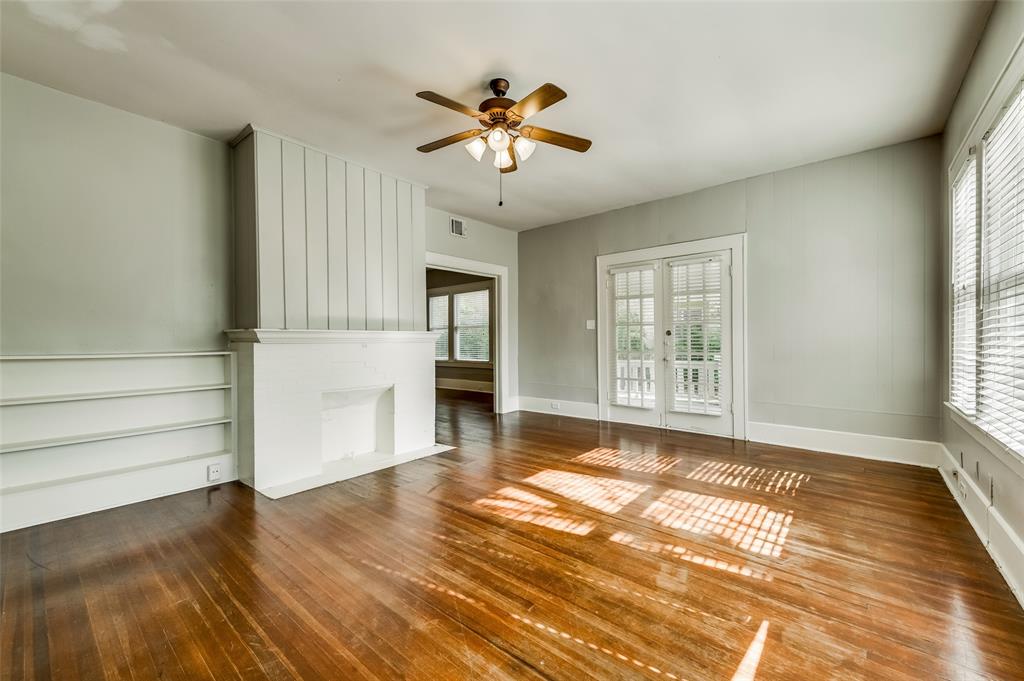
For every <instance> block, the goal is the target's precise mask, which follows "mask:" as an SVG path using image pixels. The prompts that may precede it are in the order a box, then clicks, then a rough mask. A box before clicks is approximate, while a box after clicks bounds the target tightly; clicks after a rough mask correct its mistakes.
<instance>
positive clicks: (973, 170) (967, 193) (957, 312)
mask: <svg viewBox="0 0 1024 681" xmlns="http://www.w3.org/2000/svg"><path fill="white" fill-rule="evenodd" d="M976 187H977V162H976V160H975V159H974V158H973V157H971V158H969V159H967V161H966V162H965V163H964V165H963V168H961V170H960V174H959V175H958V176H957V179H956V181H955V182H954V183H953V188H952V194H953V196H952V222H953V238H952V254H951V255H952V262H951V267H952V275H951V277H950V281H951V286H952V291H951V293H950V302H951V304H952V307H953V309H952V312H951V315H950V317H951V323H952V327H953V328H952V348H951V351H950V376H949V400H950V402H952V403H953V405H954V406H956V408H957V409H959V410H960V411H962V412H963V413H965V414H967V415H968V416H974V414H975V391H976V380H977V370H976V368H977V351H976V349H977V341H978V337H977V314H978V281H977V275H978V205H977V196H976V195H977V190H976Z"/></svg>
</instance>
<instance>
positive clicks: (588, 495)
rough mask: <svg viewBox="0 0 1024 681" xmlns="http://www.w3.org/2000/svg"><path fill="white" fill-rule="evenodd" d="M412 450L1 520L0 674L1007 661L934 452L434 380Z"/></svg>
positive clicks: (968, 667)
mask: <svg viewBox="0 0 1024 681" xmlns="http://www.w3.org/2000/svg"><path fill="white" fill-rule="evenodd" d="M438 441H440V442H448V443H451V444H453V445H455V446H456V447H457V448H456V449H454V450H452V451H450V452H447V453H445V454H442V455H439V456H435V457H431V458H428V459H422V460H419V461H416V462H412V463H409V464H404V465H402V466H400V467H398V468H395V469H390V470H386V471H380V472H377V473H374V474H370V475H366V476H363V477H361V478H357V479H354V480H349V481H346V482H343V483H338V484H335V485H331V486H329V487H325V488H321V489H318V490H313V491H310V492H306V493H302V494H298V495H294V496H291V497H287V498H285V499H280V500H277V501H270V500H268V499H265V498H263V497H260V496H259V495H257V494H254V493H253V492H252V491H251V490H249V489H247V488H245V487H243V486H242V485H240V484H237V483H236V484H228V485H222V486H220V487H217V488H210V489H207V490H199V491H196V492H189V493H186V494H179V495H175V496H172V497H167V498H164V499H158V500H154V501H151V502H146V503H142V504H136V505H133V506H130V507H125V508H120V509H114V510H111V511H106V512H102V513H96V514H92V515H90V516H85V517H81V518H74V519H71V520H67V521H62V522H58V523H49V524H47V525H43V526H39V527H35V528H29V529H26V530H19V531H16V532H10V533H7V534H4V535H3V536H2V539H0V551H2V555H0V561H2V570H3V574H2V577H3V584H2V601H0V607H2V621H0V678H2V679H11V680H12V681H13V680H15V679H17V680H19V681H20V680H21V679H72V680H73V679H182V680H189V681H191V680H193V679H218V680H220V679H233V678H237V679H297V680H303V681H305V680H309V679H346V680H347V679H432V680H439V679H481V678H487V679H585V678H595V679H660V680H662V681H680V680H682V679H689V680H699V679H747V680H750V679H760V680H764V679H833V678H834V679H906V680H910V679H949V680H954V679H955V680H957V681H961V680H965V679H1018V678H1024V671H1022V670H1024V643H1022V642H1024V612H1022V611H1021V608H1020V606H1019V605H1018V604H1017V602H1016V601H1015V600H1014V599H1013V597H1012V594H1011V593H1010V591H1009V589H1008V588H1007V586H1006V584H1005V583H1004V582H1003V581H1002V578H1001V577H1000V576H999V574H998V572H997V571H996V569H995V567H994V565H993V564H992V563H991V561H990V559H989V557H988V555H987V554H986V552H985V550H984V549H983V548H982V546H981V545H980V543H979V542H978V540H977V537H976V536H975V535H974V533H973V531H972V529H971V528H970V526H969V524H968V523H967V521H966V519H965V518H964V517H963V515H962V513H961V512H960V510H959V508H958V507H957V505H956V503H955V502H954V501H953V499H952V498H951V497H950V495H949V493H948V491H947V490H946V488H945V486H944V484H943V483H942V481H941V479H940V477H939V476H938V473H937V472H936V471H932V470H926V469H921V468H913V467H906V466H899V465H894V464H886V463H881V462H874V461H867V460H862V459H856V458H850V457H841V456H833V455H826V454H812V453H808V452H801V451H797V450H790V449H786V448H781V447H770V446H763V445H755V444H748V443H743V442H735V441H731V440H725V439H721V438H711V437H702V436H697V435H688V434H681V433H663V432H660V431H657V430H651V429H644V428H637V427H629V426H612V425H608V424H598V423H594V422H590V421H584V420H578V419H569V418H558V417H553V416H545V415H539V414H528V413H518V414H511V415H505V416H495V415H493V414H491V413H489V405H487V404H485V403H482V402H480V401H477V402H473V401H465V400H462V401H460V400H456V399H450V398H447V397H442V398H441V400H440V402H439V404H438Z"/></svg>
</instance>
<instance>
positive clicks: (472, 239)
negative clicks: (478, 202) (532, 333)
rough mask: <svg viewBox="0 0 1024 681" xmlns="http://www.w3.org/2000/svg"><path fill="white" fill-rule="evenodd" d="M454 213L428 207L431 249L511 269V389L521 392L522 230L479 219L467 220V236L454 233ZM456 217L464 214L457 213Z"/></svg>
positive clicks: (511, 390) (428, 245)
mask: <svg viewBox="0 0 1024 681" xmlns="http://www.w3.org/2000/svg"><path fill="white" fill-rule="evenodd" d="M450 215H452V214H451V213H448V212H445V211H441V210H437V209H436V208H430V207H429V206H428V207H427V251H429V252H431V253H441V254H444V255H450V256H455V257H458V258H466V259H468V260H477V261H480V262H486V263H491V264H493V265H504V266H505V267H507V268H508V273H509V292H508V298H509V310H508V316H509V327H510V328H509V330H508V332H509V345H510V346H511V347H509V358H510V364H511V367H510V371H511V373H512V375H511V376H510V377H509V383H511V385H510V386H509V391H510V394H511V395H518V394H519V392H520V391H519V355H520V350H519V337H520V333H519V258H518V245H517V244H518V236H519V235H518V233H517V232H513V231H512V230H508V229H502V228H501V227H495V226H494V225H489V224H487V223H485V222H480V221H479V220H472V219H470V218H462V219H463V220H464V221H465V225H466V233H467V234H468V236H467V237H466V238H461V237H455V236H452V235H451V234H450V233H449V231H448V218H449V216H450ZM455 217H461V216H458V215H456V216H455Z"/></svg>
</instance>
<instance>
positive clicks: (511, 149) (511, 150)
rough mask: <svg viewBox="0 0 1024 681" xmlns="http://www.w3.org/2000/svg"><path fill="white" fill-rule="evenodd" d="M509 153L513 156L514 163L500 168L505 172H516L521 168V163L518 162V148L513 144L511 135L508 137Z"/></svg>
mask: <svg viewBox="0 0 1024 681" xmlns="http://www.w3.org/2000/svg"><path fill="white" fill-rule="evenodd" d="M508 155H509V156H510V157H511V158H512V165H510V166H509V167H508V168H501V169H500V170H501V172H503V173H514V172H515V171H516V170H518V169H519V165H518V164H517V163H516V148H515V145H513V144H512V137H511V136H510V137H509V138H508Z"/></svg>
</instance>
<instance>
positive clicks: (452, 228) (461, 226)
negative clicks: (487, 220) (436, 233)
mask: <svg viewBox="0 0 1024 681" xmlns="http://www.w3.org/2000/svg"><path fill="white" fill-rule="evenodd" d="M448 231H449V232H451V234H452V236H458V237H462V238H463V239H465V238H466V223H464V222H463V221H462V220H461V219H459V218H453V217H450V216H449V218H448Z"/></svg>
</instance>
